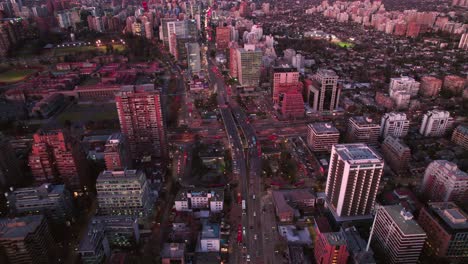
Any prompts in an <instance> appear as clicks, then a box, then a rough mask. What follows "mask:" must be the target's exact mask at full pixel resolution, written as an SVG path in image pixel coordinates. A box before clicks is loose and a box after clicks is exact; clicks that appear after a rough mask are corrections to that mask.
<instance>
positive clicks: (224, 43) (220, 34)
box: [216, 27, 231, 50]
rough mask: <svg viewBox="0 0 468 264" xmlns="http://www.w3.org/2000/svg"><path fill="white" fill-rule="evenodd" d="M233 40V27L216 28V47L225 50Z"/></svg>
mask: <svg viewBox="0 0 468 264" xmlns="http://www.w3.org/2000/svg"><path fill="white" fill-rule="evenodd" d="M230 41H231V27H217V28H216V48H217V49H219V50H225V49H227V48H228V46H229V42H230Z"/></svg>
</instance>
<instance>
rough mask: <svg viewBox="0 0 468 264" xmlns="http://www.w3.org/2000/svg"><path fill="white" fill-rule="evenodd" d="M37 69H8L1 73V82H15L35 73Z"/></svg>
mask: <svg viewBox="0 0 468 264" xmlns="http://www.w3.org/2000/svg"><path fill="white" fill-rule="evenodd" d="M36 71H37V70H35V69H24V70H8V71H5V72H2V73H0V83H15V82H19V81H21V80H23V79H25V78H26V77H27V76H28V75H30V74H33V73H35V72H36Z"/></svg>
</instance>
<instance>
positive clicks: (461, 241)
mask: <svg viewBox="0 0 468 264" xmlns="http://www.w3.org/2000/svg"><path fill="white" fill-rule="evenodd" d="M418 223H419V225H420V226H421V227H422V229H424V231H426V233H427V240H426V247H425V250H427V253H428V254H430V255H435V256H438V257H444V258H449V259H451V260H454V262H456V261H457V260H460V261H462V260H463V259H465V260H466V258H468V215H467V214H466V212H464V211H463V210H462V209H461V208H459V207H458V206H457V205H456V204H454V203H452V202H441V203H428V204H427V206H426V207H424V208H423V209H422V210H421V212H420V213H419V217H418Z"/></svg>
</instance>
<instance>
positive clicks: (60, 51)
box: [55, 44, 125, 56]
mask: <svg viewBox="0 0 468 264" xmlns="http://www.w3.org/2000/svg"><path fill="white" fill-rule="evenodd" d="M113 46H114V50H115V51H123V50H125V46H124V45H122V44H113ZM86 51H100V52H106V46H100V47H96V46H80V47H66V48H55V55H57V56H61V55H67V54H72V53H77V52H86Z"/></svg>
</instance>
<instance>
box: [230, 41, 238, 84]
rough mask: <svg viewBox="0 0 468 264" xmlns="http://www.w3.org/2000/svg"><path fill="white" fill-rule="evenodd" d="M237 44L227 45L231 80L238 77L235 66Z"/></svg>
mask: <svg viewBox="0 0 468 264" xmlns="http://www.w3.org/2000/svg"><path fill="white" fill-rule="evenodd" d="M238 48H239V47H238V44H237V42H233V41H232V42H231V43H229V73H230V74H231V76H232V77H233V78H237V77H238V76H239V71H238V68H237V67H238V65H237V49H238Z"/></svg>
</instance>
